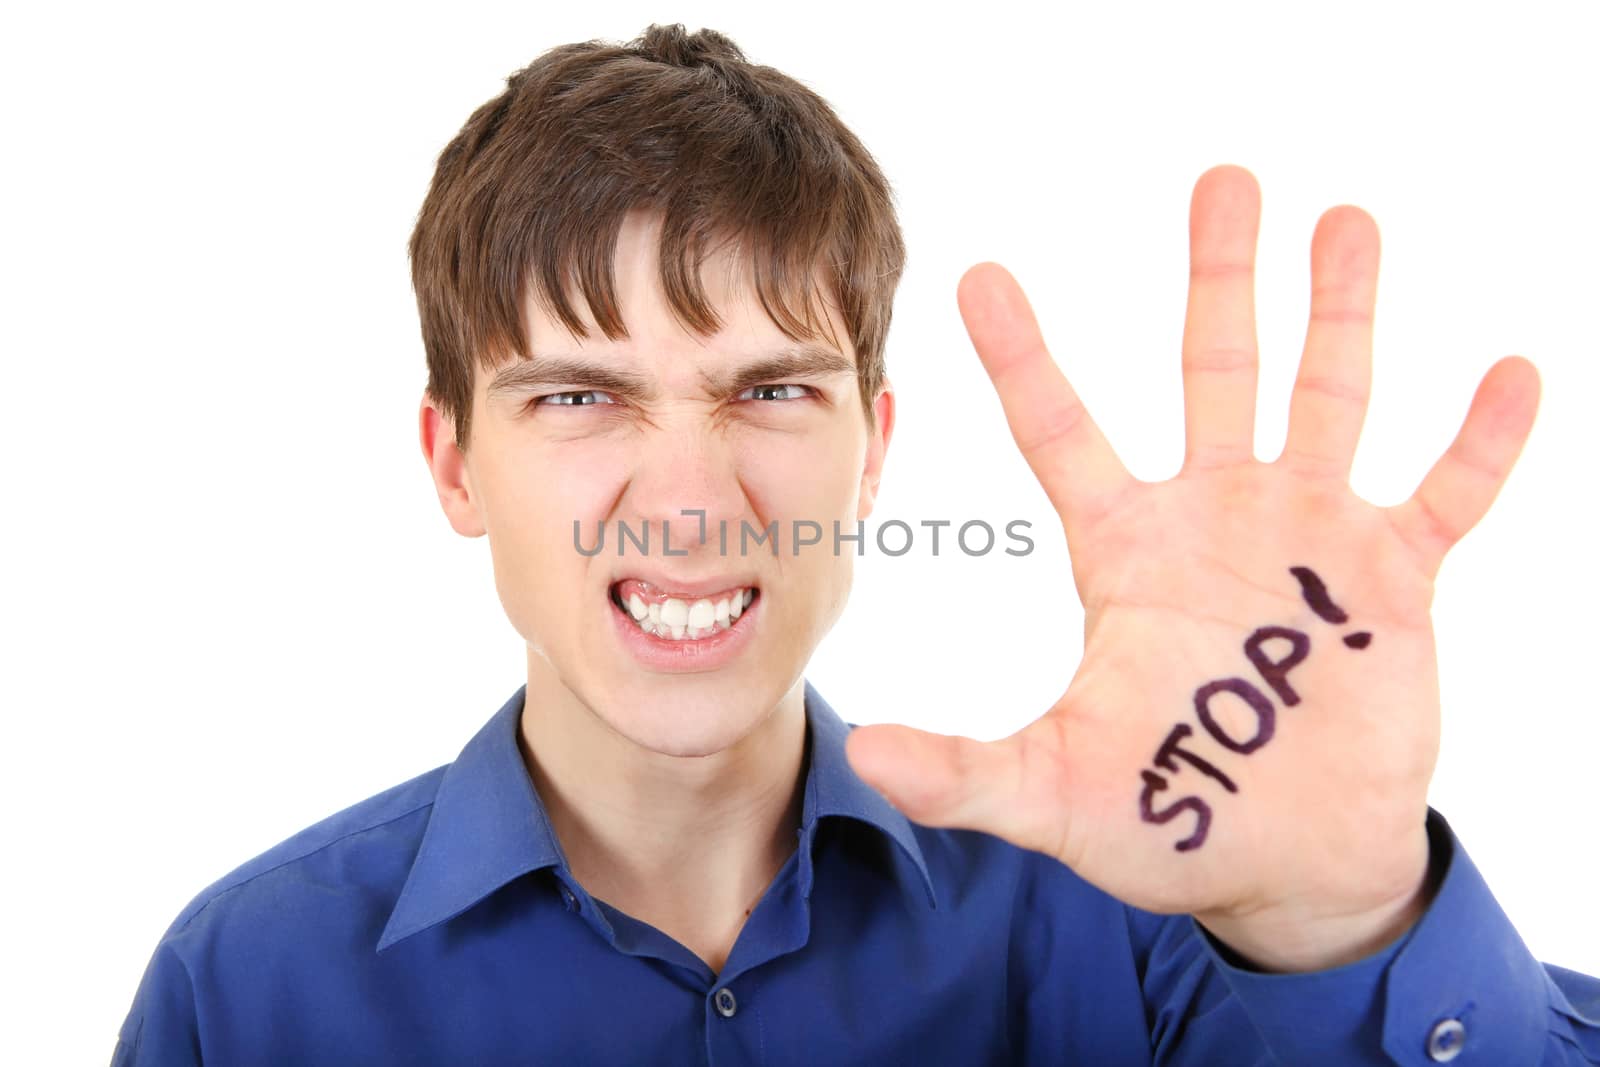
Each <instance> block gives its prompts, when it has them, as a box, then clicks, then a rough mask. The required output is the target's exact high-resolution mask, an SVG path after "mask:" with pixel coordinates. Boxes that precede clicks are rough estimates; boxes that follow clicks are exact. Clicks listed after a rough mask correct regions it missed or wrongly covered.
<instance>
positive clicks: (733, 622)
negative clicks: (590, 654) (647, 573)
mask: <svg viewBox="0 0 1600 1067" xmlns="http://www.w3.org/2000/svg"><path fill="white" fill-rule="evenodd" d="M608 595H609V597H610V599H611V603H612V606H614V607H615V608H616V609H617V610H618V611H619V612H621V613H622V615H623V616H624V617H625V618H627V619H628V620H629V621H630V622H632V623H633V625H634V626H636V627H638V628H639V630H640V632H642V633H645V634H649V635H651V636H653V637H656V638H660V639H662V640H665V641H698V640H701V639H702V638H706V637H715V636H716V635H717V634H719V633H721V632H722V631H724V630H731V629H733V628H734V627H735V626H738V625H739V620H740V619H742V618H744V616H745V614H746V613H747V612H748V611H749V610H750V608H751V605H753V604H754V603H755V602H756V601H757V600H759V599H761V589H760V587H759V586H754V585H748V586H730V587H729V588H727V589H724V590H722V591H721V592H718V593H714V594H711V595H709V596H702V597H686V596H671V595H669V594H667V593H664V592H662V591H660V590H659V589H657V588H655V587H654V586H652V585H651V584H650V583H648V582H645V581H641V580H639V579H637V578H624V579H623V580H621V581H619V582H613V583H612V584H611V588H610V590H609V592H608Z"/></svg>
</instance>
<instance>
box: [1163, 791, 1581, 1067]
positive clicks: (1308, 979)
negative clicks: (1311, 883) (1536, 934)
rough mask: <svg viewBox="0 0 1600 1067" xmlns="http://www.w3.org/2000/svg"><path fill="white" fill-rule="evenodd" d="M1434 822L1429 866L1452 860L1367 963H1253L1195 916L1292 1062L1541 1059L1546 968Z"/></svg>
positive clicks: (1546, 1023)
mask: <svg viewBox="0 0 1600 1067" xmlns="http://www.w3.org/2000/svg"><path fill="white" fill-rule="evenodd" d="M1427 828H1428V844H1429V857H1430V859H1429V862H1430V863H1431V864H1443V865H1444V874H1443V880H1442V881H1441V882H1440V884H1439V889H1438V891H1437V892H1436V893H1435V895H1434V898H1433V900H1432V902H1430V904H1429V905H1428V909H1427V911H1425V912H1424V913H1423V915H1422V917H1421V918H1420V919H1418V920H1417V922H1416V923H1415V924H1413V926H1412V927H1411V929H1410V930H1408V931H1406V933H1405V934H1403V935H1401V936H1400V937H1399V938H1397V939H1396V940H1395V942H1394V943H1393V944H1390V945H1388V946H1386V947H1385V948H1383V949H1381V950H1379V951H1378V952H1376V953H1374V954H1372V955H1371V956H1367V957H1366V958H1364V959H1360V960H1356V961H1355V962H1353V963H1349V964H1345V965H1344V966H1342V967H1334V968H1330V969H1328V970H1324V971H1312V972H1309V973H1305V974H1265V973H1261V972H1258V971H1250V970H1245V969H1243V968H1241V967H1239V966H1236V965H1235V964H1234V963H1233V962H1231V961H1230V959H1229V957H1230V956H1232V955H1233V954H1232V953H1231V952H1229V951H1228V950H1227V949H1226V947H1225V946H1222V945H1221V944H1220V943H1219V942H1217V941H1216V940H1214V939H1213V938H1212V936H1211V934H1210V933H1209V931H1207V930H1206V929H1205V928H1204V927H1203V926H1201V925H1200V924H1199V923H1198V922H1196V921H1195V919H1194V918H1193V916H1191V917H1190V919H1189V921H1190V923H1191V924H1193V926H1194V929H1195V934H1196V936H1197V937H1199V938H1200V941H1201V943H1202V944H1203V945H1204V946H1205V951H1206V952H1207V953H1208V954H1209V955H1210V957H1211V961H1212V963H1213V965H1215V966H1216V968H1217V969H1218V970H1219V971H1220V972H1221V974H1222V976H1223V980H1224V981H1225V982H1227V984H1228V987H1229V988H1230V989H1231V990H1232V991H1233V994H1234V996H1236V997H1238V998H1239V1000H1240V1002H1241V1004H1242V1006H1243V1007H1244V1010H1245V1013H1246V1014H1247V1015H1248V1016H1249V1017H1250V1020H1251V1022H1253V1023H1254V1024H1255V1026H1256V1028H1257V1029H1258V1030H1259V1031H1260V1032H1261V1036H1262V1039H1263V1040H1264V1041H1265V1042H1266V1044H1267V1047H1268V1048H1270V1049H1271V1050H1272V1051H1273V1053H1274V1054H1275V1055H1276V1056H1277V1057H1278V1058H1280V1059H1282V1060H1283V1061H1284V1062H1286V1063H1340V1064H1346V1063H1348V1064H1352V1065H1356V1064H1369V1063H1370V1064H1384V1065H1391V1064H1400V1065H1401V1067H1411V1065H1416V1067H1432V1065H1433V1064H1435V1063H1440V1062H1447V1061H1449V1060H1452V1059H1455V1058H1456V1056H1457V1055H1460V1056H1462V1057H1463V1059H1462V1062H1463V1063H1483V1064H1489V1063H1495V1064H1503V1063H1533V1062H1536V1061H1537V1060H1538V1058H1539V1056H1540V1055H1541V1053H1542V1051H1543V1050H1544V1048H1545V1046H1546V1043H1547V1041H1548V1040H1549V1033H1550V1026H1551V1021H1552V1020H1551V1016H1552V1012H1551V1008H1552V1000H1551V987H1550V985H1549V982H1548V979H1547V978H1546V976H1545V970H1544V966H1543V965H1542V964H1541V963H1539V961H1537V960H1536V959H1534V958H1533V955H1532V954H1531V953H1530V952H1529V951H1528V948H1527V946H1526V945H1524V944H1523V943H1522V938H1521V936H1520V935H1519V934H1518V933H1517V931H1516V928H1515V927H1513V926H1512V925H1511V920H1510V919H1508V918H1507V917H1506V914H1505V912H1504V911H1502V910H1501V908H1500V905H1499V903H1498V902H1497V901H1496V900H1495V899H1494V894H1492V893H1491V892H1489V887H1488V885H1486V884H1485V883H1484V880H1483V876H1482V875H1480V874H1479V873H1478V869H1477V868H1476V867H1475V866H1473V864H1472V861H1471V859H1469V858H1468V857H1467V854H1466V850H1465V849H1463V848H1462V847H1461V843H1460V841H1458V840H1457V839H1456V836H1455V832H1454V831H1453V830H1451V828H1450V824H1449V823H1447V822H1446V821H1445V819H1444V816H1443V815H1440V814H1439V813H1438V812H1437V811H1435V810H1434V809H1433V808H1432V807H1429V808H1428V818H1427ZM1233 958H1234V959H1237V957H1236V956H1234V957H1233Z"/></svg>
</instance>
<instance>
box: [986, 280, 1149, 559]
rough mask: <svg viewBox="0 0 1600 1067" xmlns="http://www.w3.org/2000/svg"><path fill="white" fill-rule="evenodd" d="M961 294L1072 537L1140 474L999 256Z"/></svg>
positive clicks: (1019, 437) (1017, 431)
mask: <svg viewBox="0 0 1600 1067" xmlns="http://www.w3.org/2000/svg"><path fill="white" fill-rule="evenodd" d="M956 302H957V304H958V305H959V306H960V308H961V318H962V321H963V322H965V323H966V327H967V335H968V336H969V337H971V338H972V347H973V348H975V349H976V350H977V352H978V359H979V360H981V361H982V363H983V368H984V370H986V371H988V373H989V379H990V380H991V381H992V382H993V383H994V388H995V392H997V393H999V394H1000V406H1001V407H1002V408H1004V409H1005V413H1006V422H1007V423H1008V424H1009V425H1010V426H1011V436H1012V438H1013V439H1014V440H1015V441H1016V442H1017V448H1018V449H1020V450H1021V452H1022V457H1023V459H1025V460H1027V461H1028V466H1029V467H1031V468H1032V469H1033V473H1034V476H1035V477H1037V478H1038V479H1039V484H1040V485H1042V486H1043V487H1044V491H1045V495H1047V496H1048V497H1049V498H1050V503H1051V504H1053V505H1054V506H1055V509H1056V511H1057V512H1058V513H1059V514H1060V515H1061V521H1062V524H1063V526H1064V527H1066V529H1067V533H1068V537H1069V538H1070V537H1071V531H1072V529H1073V528H1075V527H1080V528H1081V527H1082V526H1085V525H1089V524H1092V523H1093V522H1094V521H1095V520H1097V519H1098V518H1100V517H1101V516H1102V515H1104V514H1105V513H1106V512H1107V511H1109V510H1110V509H1111V508H1112V507H1114V506H1115V504H1116V503H1117V502H1118V500H1119V499H1120V498H1121V497H1122V495H1123V494H1125V493H1126V492H1127V491H1128V490H1129V489H1130V488H1131V487H1132V486H1133V485H1134V484H1135V479H1134V477H1133V476H1132V475H1131V474H1129V473H1128V470H1127V468H1126V467H1124V466H1123V465H1122V461H1121V460H1120V459H1118V458H1117V454H1116V452H1115V451H1113V450H1112V448H1111V445H1110V444H1109V443H1108V442H1107V441H1106V439H1105V436H1104V435H1103V434H1102V433H1101V432H1100V428H1099V427H1098V426H1096V425H1095V423H1094V419H1092V418H1090V417H1089V412H1088V410H1087V409H1086V408H1085V407H1084V406H1083V403H1082V402H1081V401H1080V400H1079V399H1078V394H1077V393H1076V392H1074V391H1073V388H1072V386H1071V385H1070V384H1069V383H1068V382H1067V379H1066V375H1064V374H1062V373H1061V368H1059V367H1057V366H1056V363H1055V360H1053V359H1051V358H1050V353H1049V351H1047V350H1046V348H1045V346H1044V338H1043V337H1042V336H1040V334H1039V323H1038V320H1037V319H1035V318H1034V314H1033V308H1032V307H1031V306H1030V305H1029V303H1028V298H1027V296H1026V295H1024V293H1023V292H1022V287H1021V286H1019V285H1018V284H1017V281H1016V279H1015V278H1013V277H1012V276H1011V274H1010V272H1009V271H1007V270H1006V269H1005V268H1004V267H1002V266H1000V264H998V263H979V264H978V265H977V266H975V267H972V268H971V269H969V270H968V271H967V272H966V274H964V275H962V277H961V281H960V283H959V284H958V285H957V286H956Z"/></svg>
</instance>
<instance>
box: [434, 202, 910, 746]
mask: <svg viewBox="0 0 1600 1067" xmlns="http://www.w3.org/2000/svg"><path fill="white" fill-rule="evenodd" d="M658 225H659V217H657V216H650V215H645V214H642V213H635V214H634V215H631V216H630V217H629V218H628V220H627V222H626V223H625V225H624V226H623V228H622V231H621V235H620V238H619V241H618V246H617V257H616V281H617V297H618V300H619V303H620V310H621V313H622V318H623V321H624V323H625V324H626V326H627V328H628V332H629V336H628V337H626V338H623V339H620V340H618V341H616V342H612V341H609V340H607V339H606V338H605V335H604V334H603V333H601V332H600V330H599V329H598V327H596V326H595V325H594V322H593V318H592V317H591V316H590V315H589V313H588V309H587V307H586V305H585V303H584V302H583V301H582V299H581V298H579V299H578V300H577V301H576V303H575V306H576V309H577V310H578V311H579V313H580V314H582V315H583V316H584V318H585V324H586V325H587V326H588V327H589V336H588V337H587V338H586V339H583V340H581V341H580V340H578V339H576V338H574V337H573V336H572V335H571V334H569V333H568V332H567V330H566V329H565V328H564V327H562V326H561V325H560V323H559V322H558V321H556V320H554V319H553V318H550V317H548V316H547V315H546V314H545V313H544V311H543V310H542V309H541V308H540V307H539V306H538V303H537V301H534V300H532V299H531V298H530V299H529V301H528V303H527V321H528V327H529V344H530V348H531V350H532V352H533V353H534V359H533V360H531V361H526V362H523V361H517V362H513V363H509V364H505V365H503V366H501V367H499V368H497V369H496V370H495V371H494V372H493V373H489V374H485V373H484V372H483V371H482V370H481V369H479V370H477V371H476V383H475V387H474V399H473V414H472V420H471V440H470V441H469V442H468V450H467V453H466V455H465V457H463V456H462V455H461V453H459V452H458V451H457V450H456V449H455V448H454V446H453V444H451V440H452V434H453V428H452V427H450V426H449V424H448V423H447V422H443V421H441V419H440V417H439V415H438V413H437V412H436V411H435V409H433V407H432V406H431V404H430V403H429V401H428V399H427V398H426V397H424V400H423V408H422V436H423V449H424V453H425V454H426V455H427V456H428V459H429V464H430V466H431V467H432V469H433V472H434V477H435V481H436V483H437V484H438V487H439V492H440V500H441V503H442V504H443V505H444V508H445V511H446V513H447V514H448V515H449V517H450V520H451V524H452V526H453V527H454V528H455V529H456V530H457V531H458V532H460V533H462V534H465V535H468V536H476V535H478V534H485V533H486V534H487V535H488V538H489V546H490V552H491V554H492V556H493V559H494V571H495V583H496V586H497V588H498V591H499V594H500V600H501V603H502V604H503V605H504V606H505V610H506V614H507V616H508V617H509V618H510V620H511V623H512V625H513V626H514V627H515V628H516V630H517V632H518V633H520V634H521V635H522V637H523V638H524V640H525V641H526V642H527V644H528V646H529V648H530V650H531V652H532V655H531V656H530V659H529V664H530V685H533V684H534V682H535V681H536V680H537V679H536V678H535V676H536V675H540V676H543V677H545V678H548V679H550V680H551V681H553V682H554V683H556V684H555V685H553V686H552V687H551V688H550V689H548V690H546V695H548V694H550V693H553V694H554V695H555V696H554V698H555V699H562V698H564V697H565V694H564V693H563V692H562V690H563V689H564V690H565V692H566V693H570V694H571V697H570V699H575V700H576V701H577V702H580V703H581V704H582V705H583V706H584V707H586V708H588V709H590V710H591V711H593V713H594V714H596V715H598V716H599V717H600V718H601V719H602V720H604V721H605V722H606V723H607V724H608V725H610V726H611V728H612V729H614V730H615V731H617V732H618V733H620V734H622V735H623V736H625V737H627V738H629V739H631V740H633V741H634V742H635V743H637V744H639V745H641V746H643V747H645V748H647V749H651V750H653V751H657V752H662V753H666V754H669V755H704V754H708V753H711V752H717V751H721V750H722V749H724V748H727V747H729V746H731V745H732V744H733V743H735V742H737V741H738V740H739V739H740V738H741V737H743V736H744V735H745V734H746V733H748V732H749V731H750V730H751V729H752V728H754V727H755V726H756V725H757V724H758V723H759V722H760V721H762V719H763V718H764V717H765V716H766V715H768V714H769V713H770V712H771V711H772V710H773V709H774V708H775V707H776V706H777V705H778V703H779V701H780V700H781V699H782V698H783V696H784V695H785V694H786V693H788V692H790V691H791V690H792V689H793V687H794V686H795V685H796V684H797V683H798V682H799V680H800V678H801V674H802V671H803V669H804V667H805V664H806V662H807V661H808V660H809V659H810V656H811V653H812V650H813V649H814V648H815V647H816V646H817V644H818V643H819V642H820V641H821V640H822V637H823V635H824V634H826V633H827V632H828V630H829V629H830V628H831V627H832V626H833V624H834V622H835V621H836V620H837V619H838V617H839V614H840V612H841V611H842V610H843V608H844V604H845V600H846V597H847V595H848V592H849V588H850V582H851V576H852V556H853V553H854V552H855V551H856V548H855V544H854V542H848V541H847V542H844V543H843V544H842V545H840V548H839V551H838V552H837V553H835V551H834V542H833V531H834V528H835V523H837V526H838V529H839V531H840V532H841V533H843V534H854V533H855V532H856V522H857V520H858V519H865V518H866V517H867V516H868V515H869V514H870V512H871V510H872V504H873V499H874V496H875V493H876V490H877V483H878V478H879V473H880V471H881V469H882V464H883V456H884V451H885V449H886V448H887V446H888V442H889V436H890V433H891V431H892V427H893V417H894V404H893V394H892V393H891V392H890V391H889V388H888V386H887V384H886V385H885V387H884V388H883V389H882V390H881V391H880V392H879V394H878V396H877V397H876V398H875V402H874V410H875V412H876V416H877V425H876V426H869V425H868V424H867V420H866V418H865V415H864V413H863V411H862V409H861V400H860V393H859V386H858V384H857V378H856V372H855V352H854V349H853V347H852V346H851V344H850V340H849V335H848V332H847V330H846V329H845V327H844V323H843V321H842V319H840V318H839V317H838V316H837V312H836V311H835V310H834V309H833V308H832V307H831V306H830V307H829V308H828V309H827V310H828V315H829V318H830V321H831V324H832V330H833V334H834V336H835V337H837V338H838V339H839V342H840V343H841V344H842V345H843V346H844V348H843V349H842V350H840V349H835V348H833V347H832V346H831V345H830V344H829V343H828V342H827V340H826V339H825V338H822V339H818V340H816V341H811V342H795V341H792V340H791V339H790V338H788V337H787V336H786V335H785V334H784V333H783V332H782V331H781V330H779V329H778V327H777V326H776V325H775V324H774V323H773V322H772V321H771V320H770V319H769V318H768V317H767V315H766V313H765V312H764V311H763V310H762V308H761V304H760V301H759V299H758V298H757V296H756V294H755V291H754V289H753V288H752V287H750V286H749V284H748V282H747V281H746V280H745V279H744V278H743V277H742V275H741V274H739V273H737V272H729V271H728V269H727V260H726V259H725V258H724V257H723V256H722V255H718V256H716V257H713V258H711V259H709V260H708V261H707V263H706V266H705V268H704V272H703V274H702V278H703V280H704V282H705V285H706V293H707V296H708V298H709V299H710V300H711V302H712V304H713V306H714V307H715V308H716V310H717V313H718V315H719V317H720V319H721V321H722V323H723V328H722V330H721V331H720V332H719V333H717V334H716V335H714V336H712V337H711V338H709V339H701V338H699V337H697V336H695V335H694V334H693V333H692V332H690V331H689V330H688V329H687V328H686V327H684V326H682V325H680V324H679V322H678V321H677V320H676V319H675V317H674V316H673V314H672V312H671V310H670V308H669V307H668V305H667V303H666V301H665V298H664V296H663V295H662V293H661V290H660V282H659V279H658V277H657V267H656V243H655V242H656V233H657V229H656V227H657V226H658ZM806 347H812V348H817V349H821V350H823V351H824V352H825V353H831V355H832V359H833V363H834V366H833V367H831V368H829V367H827V366H825V365H824V366H821V367H818V368H815V369H813V370H811V371H810V372H808V373H799V372H796V371H795V370H793V369H787V370H784V371H781V372H780V371H769V372H768V373H765V374H756V375H754V376H753V377H752V376H751V374H750V373H749V369H750V368H751V367H753V365H755V364H757V363H759V362H762V361H764V360H766V359H769V358H771V357H774V356H778V355H780V354H782V353H785V352H791V353H792V352H795V351H796V350H802V349H804V348H806ZM558 359H559V360H561V361H563V362H566V361H575V362H578V363H583V364H589V365H592V366H593V367H595V368H597V370H598V371H600V372H603V373H605V374H609V375H611V376H612V377H613V379H618V376H620V379H618V380H609V381H605V382H603V383H602V382H600V381H599V379H597V378H596V376H595V375H593V374H585V373H582V372H581V371H574V370H572V369H570V368H569V369H566V370H561V371H559V372H557V373H554V374H550V375H546V374H538V375H533V374H529V373H528V372H530V371H533V370H535V369H536V368H537V367H538V365H539V364H540V362H541V361H552V360H558ZM507 372H509V377H508V376H507ZM623 379H625V380H623ZM497 383H498V384H497ZM684 509H696V510H703V511H704V513H705V515H704V531H705V540H704V543H701V540H700V533H701V529H702V526H701V519H700V518H699V517H698V516H697V515H693V514H684ZM575 521H576V523H577V540H576V542H575V539H574V522H575ZM796 521H801V522H802V533H803V534H804V535H805V536H808V537H809V536H815V527H811V526H807V525H804V523H805V522H811V523H816V524H817V526H820V527H821V530H822V539H821V541H820V542H819V543H817V544H814V545H807V546H803V547H800V548H799V549H798V552H797V551H796V546H795V540H794V530H795V523H796ZM774 523H776V524H777V539H776V544H777V552H776V554H774V551H773V540H772V537H771V532H770V530H771V527H772V524H774ZM623 525H625V526H626V527H627V528H628V529H629V531H630V532H631V533H632V534H633V536H634V538H636V539H637V540H638V541H643V540H644V538H645V535H646V531H647V530H648V538H649V540H648V552H641V551H640V549H639V546H638V544H637V543H636V541H635V540H633V539H627V540H623V539H622V536H621V535H622V530H621V527H622V526H623ZM724 525H725V527H726V530H727V539H726V550H725V551H724V550H723V546H722V543H721V528H722V527H723V526H724ZM602 528H603V530H604V542H603V548H602V550H601V551H599V552H598V553H597V554H586V553H592V552H593V550H594V548H595V545H596V542H597V539H598V538H599V537H600V536H601V530H602ZM746 531H748V532H746ZM664 532H665V534H666V535H667V536H668V538H669V542H668V544H669V545H670V549H671V553H670V554H668V553H667V552H666V551H665V548H666V547H667V545H664V544H663V534H664ZM762 535H766V536H767V538H768V539H767V541H766V542H764V543H758V542H757V537H759V536H762ZM619 542H620V543H621V544H622V554H621V555H620V556H619V554H618V547H619ZM580 545H581V546H582V549H583V551H579V546H580ZM680 553H682V554H681V555H680ZM745 590H749V591H750V592H749V593H748V594H745V595H744V596H741V593H742V592H743V591H745ZM746 598H748V600H749V604H748V606H747V607H746V606H744V604H743V603H740V601H741V600H742V599H746ZM619 599H620V601H621V605H620V606H619V604H618V600H619ZM702 600H703V601H704V603H701V604H698V606H697V601H702ZM735 604H738V606H737V607H736V606H735ZM641 611H642V612H643V614H644V619H643V620H642V623H643V625H641V621H639V620H636V619H635V618H634V616H635V614H637V613H639V612H641ZM735 613H737V615H738V617H737V619H735V618H734V616H735ZM658 615H659V618H656V616H658ZM708 616H709V618H708ZM647 627H648V630H647ZM691 627H696V628H697V629H691ZM695 632H699V633H700V634H701V636H700V638H699V639H697V640H696V639H690V640H687V641H679V640H674V635H675V634H680V633H681V634H682V635H683V636H684V637H690V636H691V635H692V634H693V633H695Z"/></svg>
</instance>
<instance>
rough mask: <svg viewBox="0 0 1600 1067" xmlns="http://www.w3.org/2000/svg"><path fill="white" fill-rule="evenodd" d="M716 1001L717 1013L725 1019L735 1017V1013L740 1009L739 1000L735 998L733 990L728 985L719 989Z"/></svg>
mask: <svg viewBox="0 0 1600 1067" xmlns="http://www.w3.org/2000/svg"><path fill="white" fill-rule="evenodd" d="M716 1003H717V1014H719V1015H721V1016H722V1017H723V1018H724V1019H731V1018H733V1013H734V1012H736V1011H738V1010H739V1002H738V1001H737V1000H735V999H733V990H731V989H729V988H728V987H727V986H723V987H722V988H721V989H719V990H717V996H716Z"/></svg>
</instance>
